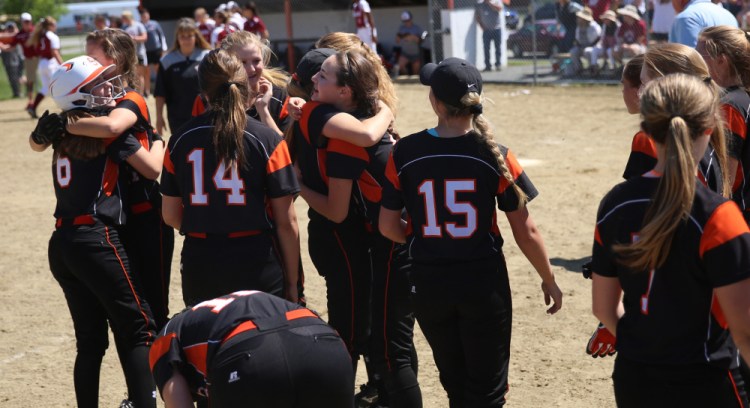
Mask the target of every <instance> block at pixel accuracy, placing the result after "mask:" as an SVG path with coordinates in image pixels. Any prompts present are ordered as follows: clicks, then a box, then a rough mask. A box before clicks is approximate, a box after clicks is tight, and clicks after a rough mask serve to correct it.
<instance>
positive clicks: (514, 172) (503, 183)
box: [496, 150, 523, 194]
mask: <svg viewBox="0 0 750 408" xmlns="http://www.w3.org/2000/svg"><path fill="white" fill-rule="evenodd" d="M505 165H506V166H507V167H508V171H509V172H510V175H511V177H513V180H514V181H515V180H518V177H520V176H521V174H523V167H521V165H520V164H519V163H518V160H516V156H515V155H514V154H513V153H512V152H511V151H510V150H508V154H507V155H506V156H505ZM509 186H510V182H509V181H508V179H506V178H505V176H503V175H502V174H500V180H499V183H498V186H497V193H496V194H502V193H503V192H505V190H506V189H507V188H508V187H509Z"/></svg>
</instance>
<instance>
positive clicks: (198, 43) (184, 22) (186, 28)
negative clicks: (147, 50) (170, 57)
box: [169, 17, 211, 52]
mask: <svg viewBox="0 0 750 408" xmlns="http://www.w3.org/2000/svg"><path fill="white" fill-rule="evenodd" d="M184 33H190V34H192V35H193V36H195V48H200V49H204V50H210V49H211V44H209V43H208V42H207V41H206V39H205V38H203V35H201V32H200V31H198V26H196V25H195V20H193V19H192V18H189V17H183V18H181V19H179V20H177V27H176V28H175V29H174V44H172V48H170V49H169V52H172V51H176V50H179V49H180V41H179V37H180V34H184Z"/></svg>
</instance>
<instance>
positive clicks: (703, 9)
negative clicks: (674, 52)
mask: <svg viewBox="0 0 750 408" xmlns="http://www.w3.org/2000/svg"><path fill="white" fill-rule="evenodd" d="M672 6H673V7H674V11H675V12H676V13H677V15H676V16H675V17H674V22H673V23H672V29H671V30H670V32H669V42H672V43H678V44H683V45H687V46H688V47H693V48H695V46H696V44H698V34H700V32H701V30H703V29H704V28H706V27H711V26H717V25H728V26H730V27H737V26H738V25H737V19H736V18H735V17H734V16H733V15H732V13H730V12H728V11H726V10H724V8H723V7H722V6H721V5H716V4H714V3H712V2H711V0H672Z"/></svg>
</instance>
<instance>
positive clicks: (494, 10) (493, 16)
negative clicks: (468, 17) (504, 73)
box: [474, 0, 510, 71]
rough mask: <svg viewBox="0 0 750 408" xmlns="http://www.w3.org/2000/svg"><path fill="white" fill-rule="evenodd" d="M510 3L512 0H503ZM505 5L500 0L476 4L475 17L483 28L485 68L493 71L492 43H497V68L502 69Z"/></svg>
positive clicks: (487, 0) (484, 0) (488, 0)
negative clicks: (491, 60) (502, 30)
mask: <svg viewBox="0 0 750 408" xmlns="http://www.w3.org/2000/svg"><path fill="white" fill-rule="evenodd" d="M503 2H504V3H505V4H510V0H503ZM502 11H503V5H502V4H500V3H499V2H498V0H483V1H482V2H481V3H478V4H477V5H476V9H475V13H474V19H475V20H476V22H477V24H478V25H479V26H480V27H481V28H482V41H483V42H484V70H485V71H492V64H490V43H491V42H494V43H495V68H497V70H498V71H499V70H500V38H501V31H500V21H501V20H500V12H502Z"/></svg>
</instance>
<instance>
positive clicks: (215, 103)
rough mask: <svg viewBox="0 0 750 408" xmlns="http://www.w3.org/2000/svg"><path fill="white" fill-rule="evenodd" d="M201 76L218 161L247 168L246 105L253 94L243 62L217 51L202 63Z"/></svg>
mask: <svg viewBox="0 0 750 408" xmlns="http://www.w3.org/2000/svg"><path fill="white" fill-rule="evenodd" d="M198 75H199V77H200V86H201V92H203V93H204V94H205V95H206V97H207V98H208V111H209V112H211V113H212V115H213V126H214V128H213V132H212V134H211V138H212V140H213V144H214V147H215V149H216V158H217V160H219V161H221V162H223V163H224V164H225V165H226V166H227V167H229V166H231V165H232V164H235V163H239V164H240V165H241V166H245V126H246V125H247V114H246V113H245V102H246V101H247V100H248V98H249V97H250V90H249V89H248V84H247V73H246V72H245V68H244V67H243V66H242V62H240V60H239V59H238V58H237V57H236V56H235V55H234V54H232V53H229V52H227V51H225V50H222V49H215V50H212V51H211V52H209V53H208V54H207V55H206V56H205V57H204V58H203V61H201V63H200V65H199V66H198Z"/></svg>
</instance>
